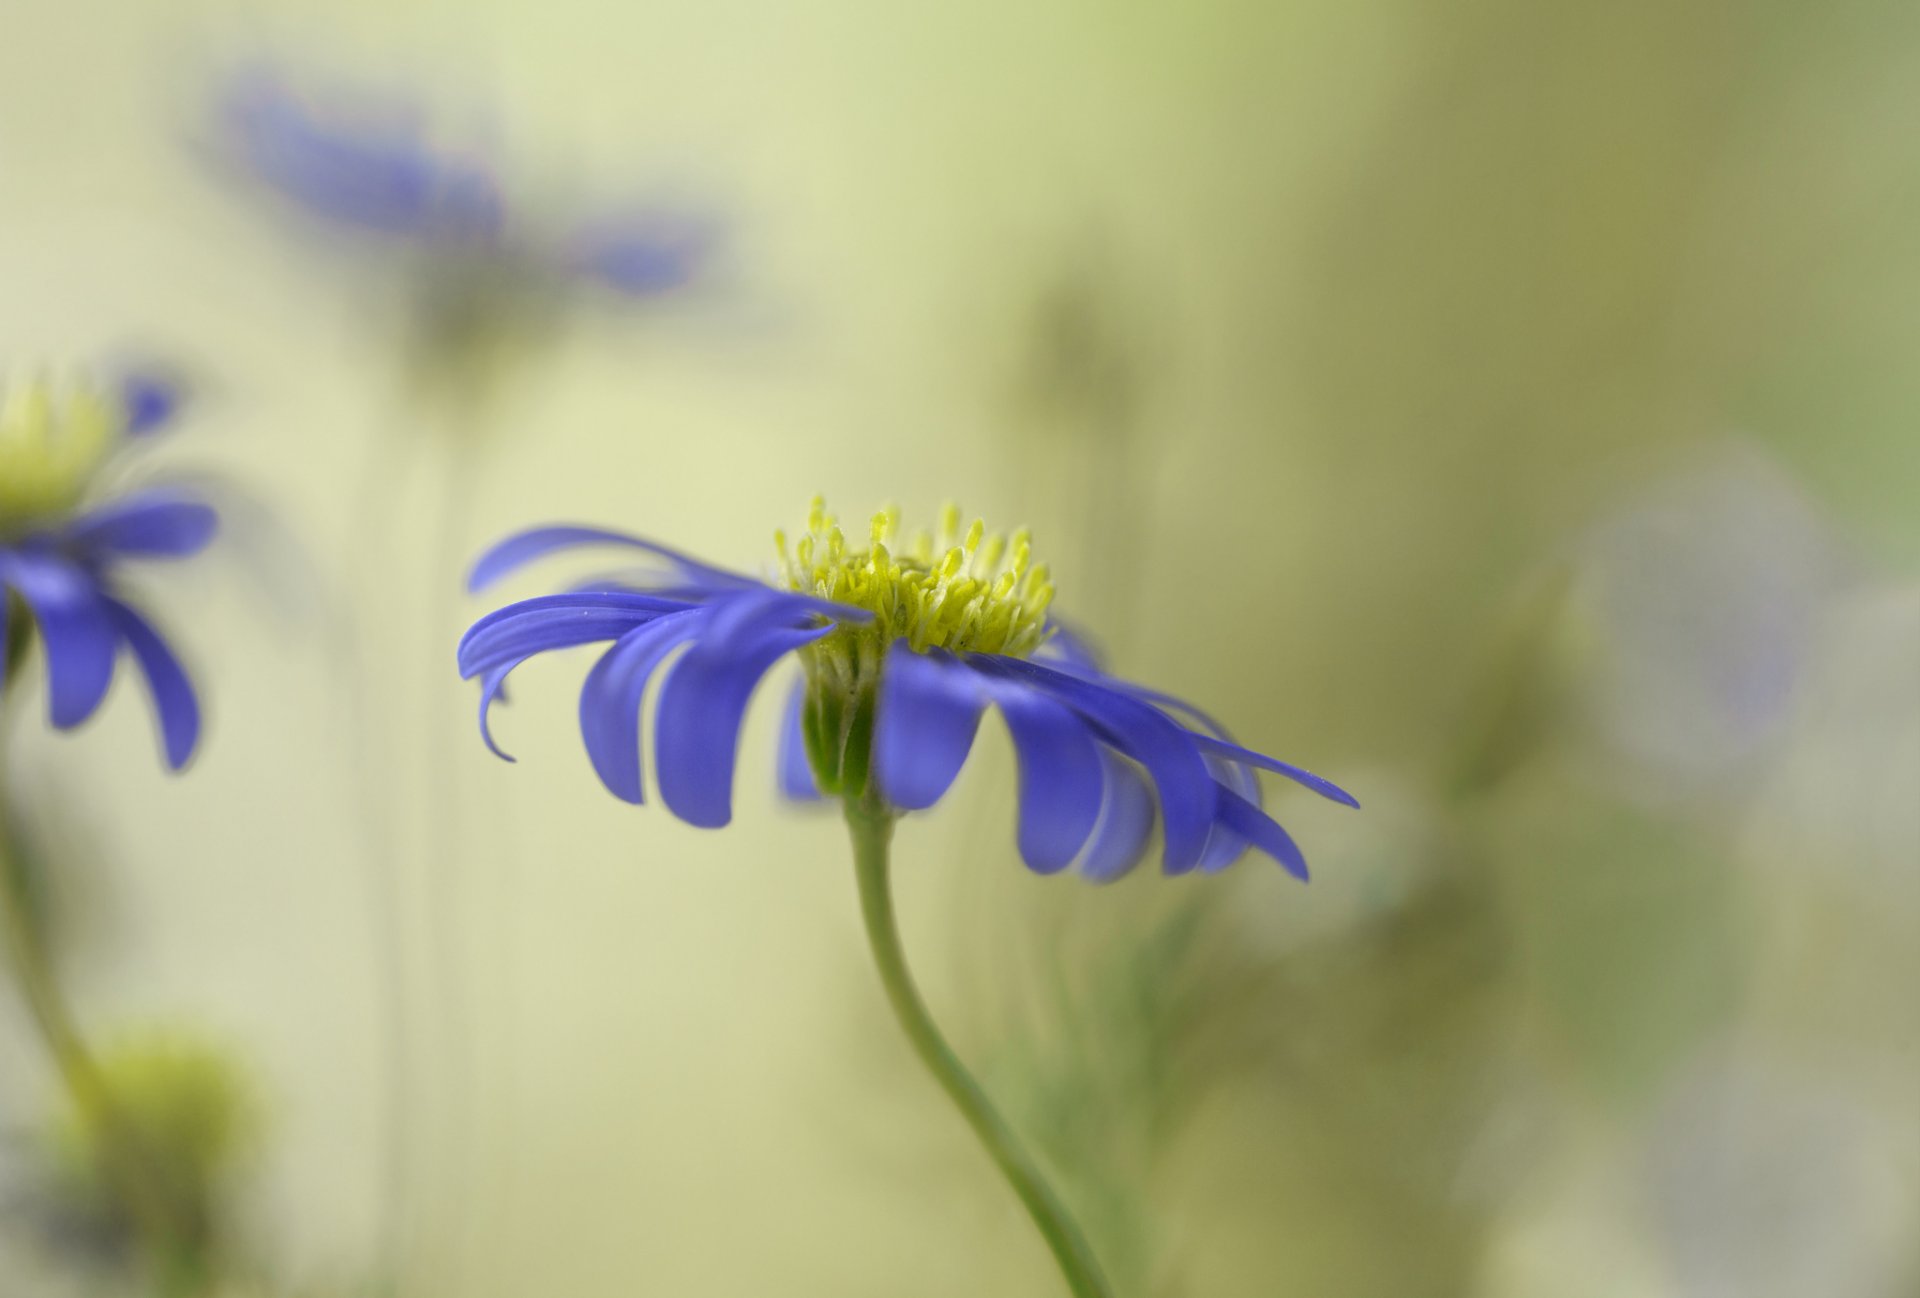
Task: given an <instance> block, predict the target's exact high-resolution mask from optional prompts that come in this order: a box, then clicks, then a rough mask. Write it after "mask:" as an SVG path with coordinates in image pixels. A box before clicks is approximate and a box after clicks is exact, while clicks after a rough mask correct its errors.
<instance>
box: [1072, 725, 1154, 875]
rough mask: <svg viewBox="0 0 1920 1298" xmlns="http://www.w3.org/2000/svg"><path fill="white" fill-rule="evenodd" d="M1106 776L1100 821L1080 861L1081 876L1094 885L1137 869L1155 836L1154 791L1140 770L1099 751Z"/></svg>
mask: <svg viewBox="0 0 1920 1298" xmlns="http://www.w3.org/2000/svg"><path fill="white" fill-rule="evenodd" d="M1100 765H1101V769H1102V772H1103V774H1104V776H1105V787H1104V792H1103V794H1102V796H1101V801H1100V820H1099V823H1098V824H1096V825H1095V826H1094V830H1093V838H1092V840H1091V841H1090V842H1089V843H1088V844H1087V850H1086V852H1085V854H1084V855H1082V856H1081V858H1080V873H1081V874H1083V875H1085V876H1086V877H1087V878H1089V879H1091V880H1093V881H1094V882H1095V883H1107V882H1110V881H1112V880H1114V879H1118V878H1120V877H1121V876H1122V875H1124V874H1126V873H1127V872H1128V871H1129V870H1131V869H1133V867H1134V866H1135V865H1138V864H1139V862H1140V858H1141V857H1142V856H1143V855H1145V853H1146V850H1147V839H1148V837H1149V836H1150V835H1151V834H1152V833H1153V790H1152V789H1150V788H1149V787H1147V782H1146V780H1145V779H1144V778H1142V776H1141V775H1140V772H1139V770H1138V769H1137V768H1136V767H1135V766H1134V765H1133V763H1132V762H1129V761H1128V760H1127V759H1126V758H1124V757H1121V756H1119V755H1118V754H1116V753H1115V752H1113V750H1111V749H1108V748H1102V749H1101V750H1100Z"/></svg>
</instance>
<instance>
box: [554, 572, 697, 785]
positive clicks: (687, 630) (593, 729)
mask: <svg viewBox="0 0 1920 1298" xmlns="http://www.w3.org/2000/svg"><path fill="white" fill-rule="evenodd" d="M701 617H702V611H701V610H699V609H692V610H688V611H686V612H680V613H670V614H667V615H666V616H664V617H660V618H656V619H655V620H653V621H652V622H648V623H647V624H645V625H644V626H640V627H636V628H635V629H634V630H632V631H629V632H627V633H626V634H625V635H624V636H622V637H620V639H619V640H617V641H615V642H614V645H613V648H611V649H609V650H607V651H606V653H604V654H602V655H601V656H600V660H599V661H598V662H596V663H594V665H593V669H592V670H591V671H589V672H588V673H587V679H586V681H585V683H583V684H582V685H581V687H580V737H581V739H582V740H584V741H585V743H586V746H587V757H588V759H589V760H590V761H591V762H592V763H593V769H594V773H595V774H597V775H598V776H599V777H600V782H601V783H602V784H604V785H606V786H607V791H608V792H610V793H612V794H613V796H614V797H616V798H619V799H620V800H622V801H623V802H631V803H635V804H639V803H642V802H645V801H646V789H645V785H644V781H643V780H642V777H641V766H640V705H641V702H642V701H643V700H644V699H645V697H646V691H647V682H648V680H650V679H651V678H652V676H653V673H654V670H655V669H656V668H657V667H659V665H660V664H661V663H662V662H663V661H664V660H665V659H666V657H667V655H668V654H670V653H672V652H673V650H674V649H675V647H677V646H679V645H681V644H684V643H686V641H687V640H688V639H689V638H691V637H692V636H693V635H695V634H697V633H698V631H699V630H700V622H701Z"/></svg>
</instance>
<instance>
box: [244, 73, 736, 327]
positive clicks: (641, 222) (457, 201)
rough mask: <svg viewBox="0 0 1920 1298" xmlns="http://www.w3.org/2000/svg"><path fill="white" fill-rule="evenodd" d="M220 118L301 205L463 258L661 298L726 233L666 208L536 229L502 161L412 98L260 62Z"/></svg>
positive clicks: (268, 179) (257, 172) (258, 168)
mask: <svg viewBox="0 0 1920 1298" xmlns="http://www.w3.org/2000/svg"><path fill="white" fill-rule="evenodd" d="M215 125H216V128H217V140H216V145H217V148H218V150H219V151H220V152H221V153H223V154H224V155H225V156H227V157H228V158H229V159H230V160H231V161H232V162H233V163H235V164H236V165H237V166H238V167H239V168H240V169H241V170H242V171H244V172H245V173H247V174H248V175H250V176H251V177H252V178H253V179H255V180H256V181H258V182H260V183H262V184H264V185H265V186H267V187H268V188H269V189H272V190H274V191H276V192H278V193H279V194H280V195H282V196H283V197H285V198H287V199H289V200H291V201H292V202H293V203H294V204H295V205H297V206H298V207H299V208H301V209H303V210H305V211H307V212H309V213H311V214H313V215H315V216H318V217H320V218H321V219H322V220H324V221H326V222H329V223H332V224H335V225H339V226H343V227H347V228H351V229H357V230H361V231H366V232H370V233H373V234H376V235H380V236H384V237H387V238H390V239H394V240H397V241H401V242H405V243H410V244H415V245H418V246H421V247H423V248H427V249H431V250H437V251H442V252H447V253H451V254H457V255H459V256H461V257H463V258H473V257H478V258H481V259H491V260H496V261H499V262H502V263H507V264H512V265H514V266H515V267H517V268H518V269H519V270H521V271H525V270H528V269H533V270H538V271H542V272H545V273H546V274H549V275H552V276H557V277H566V276H577V277H584V278H587V279H590V280H593V281H596V282H599V283H601V284H604V285H606V286H608V287H610V288H612V289H614V290H616V291H618V292H621V293H624V294H627V295H629V296H632V297H651V296H655V295H658V294H661V293H664V292H667V291H669V290H671V289H676V288H680V287H682V286H683V285H685V284H687V283H688V282H689V281H690V280H692V278H693V277H694V275H695V273H696V272H697V270H698V269H699V267H700V265H701V263H702V262H703V261H704V260H705V258H706V256H707V254H708V252H709V251H710V249H711V246H712V244H713V241H714V233H715V232H714V229H713V227H712V225H711V223H709V222H706V221H703V220H699V219H696V218H693V217H690V216H688V215H686V214H681V213H675V212H672V211H669V210H667V209H664V208H661V209H649V210H645V211H636V212H633V213H625V214H617V215H606V216H602V217H600V218H598V219H595V220H592V221H583V222H578V223H576V225H575V227H574V228H570V229H565V230H564V231H563V232H561V233H560V234H559V235H558V237H544V236H542V235H540V234H538V233H536V232H532V231H530V230H528V229H527V228H525V227H526V226H527V224H528V223H527V222H525V221H524V220H518V219H516V216H517V214H516V213H515V211H514V208H513V205H512V204H510V203H509V202H508V200H507V197H506V189H505V186H504V184H503V182H502V180H501V177H500V175H499V174H498V172H497V170H496V168H495V167H494V166H493V165H492V164H491V163H489V162H488V161H487V160H486V159H484V158H483V157H481V156H479V155H477V154H476V153H475V152H473V151H471V150H461V149H456V148H450V147H447V146H446V145H444V144H443V143H441V142H439V141H437V140H436V139H435V138H434V137H433V135H432V134H431V133H430V132H429V131H428V129H427V123H426V121H425V119H424V115H423V114H422V112H421V110H420V108H419V106H418V105H417V104H414V103H412V102H410V101H408V100H405V99H401V98H395V97H386V98H380V97H376V96H372V95H367V94H364V93H340V94H335V95H333V96H331V97H328V98H316V97H313V96H309V95H305V94H302V93H300V92H298V91H296V90H295V89H294V88H293V87H292V86H291V85H289V84H288V81H287V79H286V77H285V76H284V75H283V74H281V73H280V72H278V71H277V70H274V69H271V68H266V67H257V66H256V67H252V68H248V69H246V70H245V71H243V72H241V73H239V74H236V75H234V76H233V77H231V78H230V79H229V80H228V81H227V83H226V84H225V85H224V87H223V88H222V94H221V96H220V99H219V101H218V105H217V112H216V121H215Z"/></svg>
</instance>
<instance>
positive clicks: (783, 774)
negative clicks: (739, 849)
mask: <svg viewBox="0 0 1920 1298" xmlns="http://www.w3.org/2000/svg"><path fill="white" fill-rule="evenodd" d="M0 631H4V628H0ZM806 708H807V681H806V678H805V677H801V678H800V679H799V680H797V681H795V682H794V683H793V689H792V690H790V691H789V692H788V694H787V706H786V709H785V712H784V713H783V715H782V718H781V722H780V792H781V793H782V794H784V795H785V796H786V797H788V798H791V799H792V800H793V801H795V802H818V801H819V800H820V799H821V798H822V797H824V796H825V795H824V794H822V793H821V792H820V783H819V781H817V780H816V779H814V777H813V762H812V761H811V760H810V759H809V758H808V757H807V728H806Z"/></svg>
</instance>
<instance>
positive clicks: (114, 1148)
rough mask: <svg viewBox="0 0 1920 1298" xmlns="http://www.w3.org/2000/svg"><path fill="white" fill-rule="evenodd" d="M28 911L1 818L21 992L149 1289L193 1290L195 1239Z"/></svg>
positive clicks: (198, 1269) (0, 867)
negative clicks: (143, 1252) (129, 1228)
mask: <svg viewBox="0 0 1920 1298" xmlns="http://www.w3.org/2000/svg"><path fill="white" fill-rule="evenodd" d="M33 910H34V906H33V898H32V895H31V888H30V886H29V884H28V881H27V867H26V862H25V860H24V858H23V855H22V853H21V852H20V850H19V848H18V845H17V843H16V842H15V839H14V835H13V833H12V830H11V827H10V826H9V825H8V824H7V823H6V822H5V820H4V818H0V929H3V930H4V937H5V945H6V947H7V951H8V954H9V955H10V956H11V958H12V963H13V969H14V975H15V978H16V980H17V981H18V983H19V987H20V994H21V998H22V999H23V1000H24V1001H25V1002H26V1006H27V1010H28V1012H29V1013H30V1014H31V1016H32V1018H33V1023H34V1026H35V1028H37V1029H38V1030H39V1033H40V1036H41V1038H42V1039H43V1040H44V1041H45V1043H46V1046H47V1052H48V1054H50V1055H51V1056H52V1058H53V1063H54V1066H55V1068H56V1069H57V1071H58V1072H59V1074H60V1080H61V1082H62V1083H63V1084H64V1085H65V1086H66V1088H67V1093H68V1095H69V1097H70V1098H71V1099H72V1101H73V1106H74V1109H75V1111H76V1112H77V1113H78V1115H79V1117H80V1120H81V1122H83V1123H84V1124H86V1126H87V1128H88V1129H89V1130H90V1131H92V1133H93V1134H94V1137H95V1138H96V1139H97V1140H98V1141H99V1142H100V1151H101V1157H102V1161H103V1162H104V1164H105V1166H104V1167H103V1168H102V1169H101V1170H102V1171H103V1172H104V1174H105V1175H106V1177H107V1178H108V1181H109V1182H110V1183H111V1184H112V1185H113V1187H114V1189H115V1190H116V1191H117V1192H118V1193H119V1195H120V1197H121V1201H122V1205H123V1206H124V1207H125V1209H126V1211H127V1213H128V1215H129V1216H130V1217H131V1218H132V1220H133V1224H134V1227H135V1229H136V1230H137V1231H138V1232H139V1234H140V1236H141V1237H142V1238H143V1239H144V1241H145V1243H146V1246H147V1249H148V1251H149V1261H150V1262H151V1264H152V1266H153V1268H154V1282H155V1288H156V1291H157V1292H158V1293H160V1294H163V1295H182V1294H191V1293H197V1292H200V1291H201V1290H202V1289H203V1288H204V1287H205V1280H206V1277H205V1274H204V1262H203V1261H202V1260H201V1259H200V1258H199V1257H198V1251H199V1250H198V1249H197V1248H196V1247H195V1245H194V1232H193V1231H192V1230H191V1229H190V1228H187V1227H186V1225H185V1223H183V1222H181V1221H180V1220H179V1216H180V1214H179V1212H178V1211H177V1205H176V1204H175V1203H174V1201H173V1200H172V1199H171V1197H170V1196H169V1195H168V1194H167V1191H166V1185H165V1178H164V1177H163V1176H162V1174H161V1172H160V1169H159V1168H158V1166H157V1165H156V1164H155V1162H154V1160H153V1159H152V1157H151V1156H150V1154H149V1151H148V1150H147V1149H146V1148H145V1147H144V1140H143V1138H142V1136H141V1135H140V1133H139V1132H138V1131H137V1130H136V1129H135V1128H134V1126H133V1124H132V1123H131V1122H129V1121H128V1119H127V1116H126V1114H125V1113H124V1112H123V1111H122V1109H121V1108H120V1105H119V1103H118V1101H117V1100H116V1099H115V1098H114V1095H113V1091H112V1088H111V1087H110V1086H109V1085H108V1083H107V1078H106V1074H105V1073H104V1072H103V1071H102V1069H101V1067H100V1063H99V1061H98V1060H97V1059H96V1058H95V1057H94V1054H93V1051H92V1050H91V1049H90V1048H89V1047H88V1045H87V1043H86V1039H85V1038H84V1037H83V1036H81V1034H80V1029H79V1027H78V1025H77V1024H76V1023H75V1021H74V1018H73V1014H72V1012H71V1011H70V1010H69V1009H68V1008H67V1003H66V1000H65V999H64V998H63V997H62V995H61V993H60V985H59V983H58V981H57V980H56V979H55V977H54V974H53V968H52V962H51V961H50V960H49V959H48V958H47V950H46V944H45V943H44V942H43V941H42V940H41V934H40V928H39V924H38V922H37V920H36V918H35V916H34V913H33Z"/></svg>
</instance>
